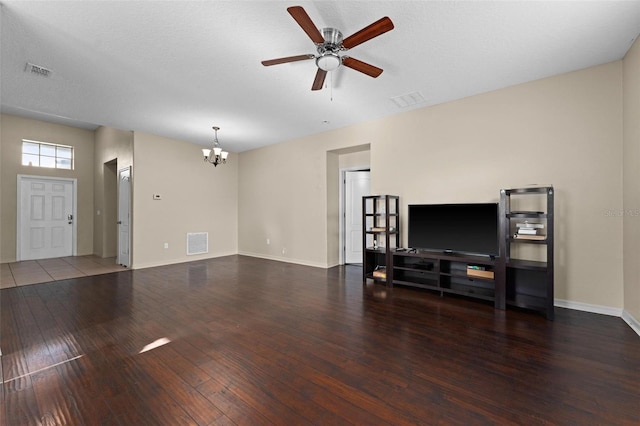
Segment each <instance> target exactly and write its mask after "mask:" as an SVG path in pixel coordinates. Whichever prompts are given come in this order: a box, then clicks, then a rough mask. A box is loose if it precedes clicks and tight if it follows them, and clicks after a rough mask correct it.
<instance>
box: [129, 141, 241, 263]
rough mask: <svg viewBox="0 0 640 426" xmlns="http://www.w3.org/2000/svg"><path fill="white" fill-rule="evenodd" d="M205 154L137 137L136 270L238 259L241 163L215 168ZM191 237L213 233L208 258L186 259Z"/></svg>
mask: <svg viewBox="0 0 640 426" xmlns="http://www.w3.org/2000/svg"><path fill="white" fill-rule="evenodd" d="M201 148H202V147H201V146H198V145H195V144H191V143H188V142H183V141H178V140H173V139H167V138H162V137H160V136H155V135H151V134H148V133H143V132H134V135H133V157H134V162H135V169H134V170H133V216H134V217H133V221H134V226H133V247H132V254H133V259H132V267H133V268H145V267H149V266H157V265H163V264H170V263H177V262H187V261H192V260H197V259H202V258H209V257H216V256H223V255H229V254H235V253H237V250H238V245H237V241H238V236H237V230H238V221H237V218H238V167H239V166H238V157H237V156H236V155H235V154H234V153H230V154H229V159H228V162H227V164H224V165H220V166H218V167H214V166H213V165H211V164H208V163H205V162H204V161H203V160H202V151H201ZM154 194H159V195H160V196H161V197H162V199H161V200H153V195H154ZM190 232H208V233H209V253H208V254H207V255H192V256H187V255H186V239H187V233H190ZM164 243H168V244H169V248H168V249H165V248H164Z"/></svg>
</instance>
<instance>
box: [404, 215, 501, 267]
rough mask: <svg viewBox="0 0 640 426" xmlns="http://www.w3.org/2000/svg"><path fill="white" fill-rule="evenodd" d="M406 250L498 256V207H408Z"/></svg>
mask: <svg viewBox="0 0 640 426" xmlns="http://www.w3.org/2000/svg"><path fill="white" fill-rule="evenodd" d="M408 228H409V239H408V243H409V247H411V248H413V249H417V250H432V251H443V252H454V253H464V254H478V255H486V256H498V253H499V249H498V203H475V204H410V205H409V226H408Z"/></svg>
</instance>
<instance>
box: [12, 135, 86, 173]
mask: <svg viewBox="0 0 640 426" xmlns="http://www.w3.org/2000/svg"><path fill="white" fill-rule="evenodd" d="M22 165H23V166H33V167H48V168H51V169H67V170H72V169H73V147H72V146H69V145H58V144H54V143H47V142H38V141H30V140H27V139H23V140H22Z"/></svg>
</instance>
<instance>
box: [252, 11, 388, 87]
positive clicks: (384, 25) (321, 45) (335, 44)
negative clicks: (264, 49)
mask: <svg viewBox="0 0 640 426" xmlns="http://www.w3.org/2000/svg"><path fill="white" fill-rule="evenodd" d="M287 11H288V12H289V14H290V15H291V16H292V17H293V19H294V20H295V21H296V22H297V23H298V25H300V27H301V28H302V30H303V31H304V32H305V33H306V34H307V35H308V36H309V38H310V39H311V41H313V43H314V44H315V45H316V51H317V55H312V54H307V55H297V56H287V57H284V58H278V59H270V60H266V61H262V65H264V66H265V67H268V66H271V65H278V64H284V63H288V62H295V61H303V60H306V59H314V58H315V62H316V66H317V67H318V70H317V71H316V76H315V79H314V81H313V85H312V86H311V90H320V89H322V85H323V84H324V79H325V77H326V75H327V72H328V71H333V70H335V69H337V68H338V67H339V66H340V65H344V66H345V67H347V68H351V69H353V70H356V71H359V72H361V73H363V74H366V75H368V76H370V77H373V78H376V77H378V76H379V75H380V74H382V68H378V67H376V66H373V65H371V64H367V63H366V62H362V61H360V60H358V59H355V58H351V57H348V56H340V54H339V52H341V51H346V50H349V49H351V48H352V47H355V46H357V45H359V44H362V43H364V42H365V41H368V40H371V39H372V38H375V37H378V36H379V35H381V34H384V33H386V32H387V31H391V30H392V29H393V22H392V21H391V19H389V18H388V17H386V16H385V17H384V18H381V19H379V20H377V21H376V22H374V23H373V24H371V25H368V26H366V27H364V28H363V29H361V30H360V31H358V32H356V33H355V34H352V35H351V36H349V37H347V38H346V39H343V38H342V33H341V32H340V31H339V30H337V29H335V28H323V29H322V33H320V31H319V30H318V27H316V25H315V24H314V23H313V21H312V20H311V18H310V17H309V15H308V14H307V12H306V11H305V10H304V8H303V7H302V6H291V7H289V8H287Z"/></svg>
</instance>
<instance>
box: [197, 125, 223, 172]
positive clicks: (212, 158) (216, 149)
mask: <svg viewBox="0 0 640 426" xmlns="http://www.w3.org/2000/svg"><path fill="white" fill-rule="evenodd" d="M212 129H213V131H214V132H215V133H216V135H215V137H214V138H213V155H211V149H208V148H203V149H202V154H203V155H204V161H206V162H208V163H211V164H213V166H214V167H217V166H218V164H224V163H226V162H227V156H228V155H229V153H228V152H227V151H223V150H222V148H220V143H219V142H218V130H220V127H216V126H213V127H212Z"/></svg>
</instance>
